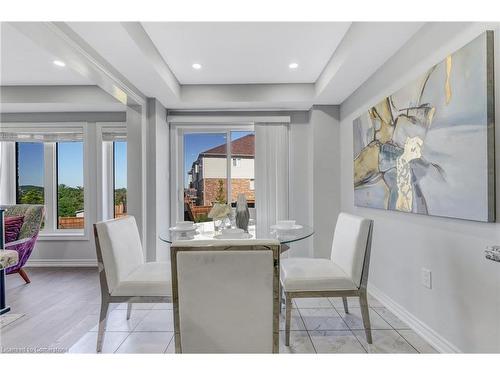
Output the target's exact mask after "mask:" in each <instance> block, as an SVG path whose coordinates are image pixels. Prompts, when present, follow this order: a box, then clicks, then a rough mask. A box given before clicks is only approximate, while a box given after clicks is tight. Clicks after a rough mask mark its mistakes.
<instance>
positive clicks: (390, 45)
mask: <svg viewBox="0 0 500 375" xmlns="http://www.w3.org/2000/svg"><path fill="white" fill-rule="evenodd" d="M423 24H424V23H419V22H408V23H386V22H378V23H376V22H373V23H370V22H354V23H349V22H324V23H305V22H293V23H291V22H288V23H279V22H268V23H264V22H251V23H193V22H191V23H189V22H188V23H179V22H160V23H151V22H143V23H138V22H124V23H121V22H69V23H61V22H55V23H50V22H49V23H41V22H25V23H5V22H4V23H2V27H1V56H0V57H1V76H0V84H1V85H2V86H11V85H33V86H36V85H47V86H48V85H50V86H53V85H59V86H61V85H74V86H81V85H82V86H83V85H96V86H99V87H100V88H102V89H103V90H104V91H105V92H107V93H108V94H110V96H112V97H113V101H109V102H108V103H104V104H103V105H97V104H96V106H95V108H96V109H95V110H96V111H97V110H99V111H103V110H116V108H117V107H119V105H118V104H117V103H119V101H118V100H115V99H116V98H118V99H120V97H119V96H118V95H117V94H116V92H117V90H116V87H115V83H116V82H118V83H119V86H120V87H126V88H127V89H128V88H130V91H128V93H133V94H136V97H155V98H157V99H158V100H159V101H160V102H161V103H162V104H163V105H164V106H165V107H167V108H170V109H191V110H196V109H200V110H201V109H219V110H220V109H296V110H301V109H309V108H310V107H311V106H312V105H314V104H340V103H342V102H343V101H344V100H345V99H346V98H347V97H348V96H349V95H351V94H352V93H353V92H354V91H355V90H356V89H357V88H358V87H359V86H360V85H361V84H362V83H363V82H364V81H365V80H366V79H368V78H369V77H370V76H371V75H372V74H373V73H374V72H375V71H376V70H377V69H378V68H380V66H381V65H383V64H384V63H385V62H386V61H387V60H388V59H389V58H390V57H391V56H392V55H393V54H394V53H396V52H397V51H398V50H399V49H400V48H401V47H402V46H403V45H404V44H405V43H406V42H407V41H408V40H409V39H410V38H411V37H412V36H413V35H414V34H415V33H416V32H417V31H418V30H419V29H420V28H421V27H422V26H423ZM56 59H60V60H64V61H65V62H66V66H65V67H64V68H61V67H58V66H56V65H54V64H53V61H54V60H56ZM292 62H295V63H297V64H298V68H297V69H294V70H291V69H290V68H289V66H288V65H289V64H290V63H292ZM193 63H199V64H201V65H202V68H201V69H199V70H195V69H193V67H192V64H193ZM118 91H120V90H118ZM121 95H122V96H123V92H122V93H121ZM62 96H64V94H63V93H55V94H54V97H53V98H51V99H50V100H46V102H47V103H46V104H44V103H43V100H44V99H43V96H42V97H41V99H40V100H33V101H32V102H30V106H26V108H33V106H36V105H38V104H40V106H39V107H40V108H44V110H54V111H57V110H68V108H77V107H78V106H79V105H80V104H81V103H78V101H77V100H76V99H75V102H74V103H72V102H68V101H67V100H66V101H64V100H61V102H64V105H61V106H60V107H59V108H58V106H57V98H58V97H62ZM17 98H19V96H18V97H17ZM16 100H17V99H16ZM16 100H13V99H11V100H10V101H5V100H4V99H2V103H8V104H9V105H8V106H4V108H0V110H1V111H3V112H5V111H6V108H11V109H13V108H15V109H17V108H23V106H22V105H17V104H16V103H17V101H16ZM39 102H41V103H39ZM89 103H92V100H90V99H89ZM19 104H22V103H19ZM73 104H74V106H73ZM89 106H90V107H91V106H92V105H91V104H89ZM37 108H38V107H37Z"/></svg>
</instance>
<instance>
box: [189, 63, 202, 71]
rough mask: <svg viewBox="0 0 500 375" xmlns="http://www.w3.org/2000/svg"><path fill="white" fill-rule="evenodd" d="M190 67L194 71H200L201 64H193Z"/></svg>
mask: <svg viewBox="0 0 500 375" xmlns="http://www.w3.org/2000/svg"><path fill="white" fill-rule="evenodd" d="M191 66H192V67H193V69H196V70H200V69H201V64H198V63H194V64H193V65H191Z"/></svg>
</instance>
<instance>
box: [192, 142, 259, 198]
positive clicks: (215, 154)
mask: <svg viewBox="0 0 500 375" xmlns="http://www.w3.org/2000/svg"><path fill="white" fill-rule="evenodd" d="M226 156H227V153H226V144H223V145H219V146H216V147H213V148H211V149H209V150H206V151H203V152H201V153H200V154H199V155H198V158H197V159H196V161H195V162H194V163H193V165H192V167H191V170H190V171H189V172H188V174H189V178H190V187H189V189H187V190H188V191H190V193H191V194H190V195H191V196H192V194H193V192H194V191H196V197H197V199H196V205H198V206H210V205H212V204H213V203H214V202H215V201H216V197H217V194H218V191H219V181H222V183H223V188H224V192H226V191H227V178H226V173H227V159H226ZM254 160H255V135H254V134H249V135H246V136H244V137H241V138H238V139H236V140H234V141H232V142H231V175H232V178H231V202H235V201H236V198H237V196H238V194H239V193H244V194H245V195H246V197H247V200H248V202H249V204H252V203H253V202H255V190H254V176H255V174H254Z"/></svg>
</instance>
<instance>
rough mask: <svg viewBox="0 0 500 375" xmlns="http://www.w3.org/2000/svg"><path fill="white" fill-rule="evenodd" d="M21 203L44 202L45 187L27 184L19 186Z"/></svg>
mask: <svg viewBox="0 0 500 375" xmlns="http://www.w3.org/2000/svg"><path fill="white" fill-rule="evenodd" d="M19 203H21V204H43V203H44V196H43V187H41V186H34V185H25V186H20V187H19Z"/></svg>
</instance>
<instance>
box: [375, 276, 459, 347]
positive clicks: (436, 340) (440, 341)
mask: <svg viewBox="0 0 500 375" xmlns="http://www.w3.org/2000/svg"><path fill="white" fill-rule="evenodd" d="M368 292H369V293H370V294H371V295H372V296H373V297H375V298H376V299H378V300H379V301H380V302H381V303H382V304H383V305H384V306H385V307H387V309H389V310H390V311H391V312H392V313H393V314H394V315H396V316H397V317H398V318H399V319H401V320H402V321H403V322H404V323H406V324H408V326H409V327H410V328H411V329H413V330H414V331H415V332H416V333H417V334H418V335H420V336H421V337H422V338H423V339H425V340H426V341H427V342H428V343H429V344H430V345H431V346H433V347H434V349H436V350H437V351H438V352H440V353H462V351H461V350H460V349H458V348H457V347H456V346H455V345H453V344H452V343H451V342H449V341H448V340H446V339H445V338H444V337H442V336H441V335H440V334H438V333H437V332H436V331H434V330H433V329H432V328H431V327H429V326H428V325H427V324H425V323H424V322H422V321H421V320H420V319H418V318H417V317H416V316H415V315H413V314H411V313H410V312H409V311H408V310H406V309H405V308H404V307H403V306H401V305H400V304H398V303H397V302H395V301H394V300H393V299H392V298H390V297H389V296H388V295H387V294H385V293H384V292H382V291H381V290H380V289H379V288H377V287H376V286H375V285H373V284H368Z"/></svg>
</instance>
